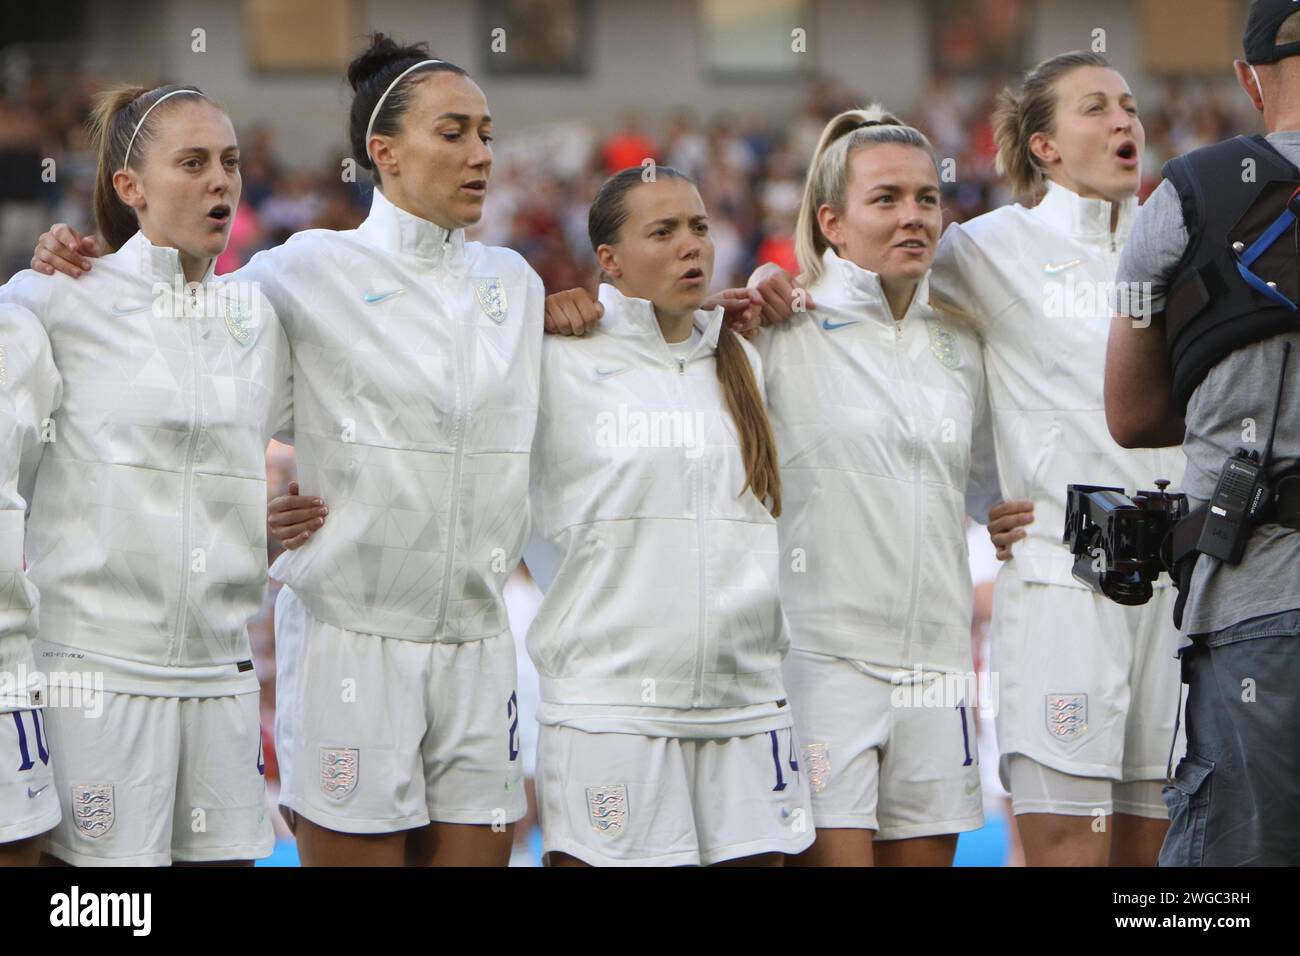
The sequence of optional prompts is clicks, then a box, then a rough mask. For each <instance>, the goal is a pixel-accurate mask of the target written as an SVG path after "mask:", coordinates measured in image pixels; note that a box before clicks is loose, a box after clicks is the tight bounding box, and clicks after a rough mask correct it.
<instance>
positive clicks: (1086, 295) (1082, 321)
mask: <svg viewBox="0 0 1300 956" xmlns="http://www.w3.org/2000/svg"><path fill="white" fill-rule="evenodd" d="M1136 209H1137V200H1136V199H1132V200H1129V201H1128V202H1126V203H1124V204H1123V205H1122V206H1120V208H1119V220H1118V224H1117V227H1116V229H1115V230H1114V232H1113V233H1112V231H1111V228H1110V220H1111V210H1112V206H1111V203H1109V202H1108V201H1105V200H1101V199H1084V198H1082V197H1080V196H1079V195H1078V194H1076V193H1074V192H1072V191H1070V190H1068V189H1065V188H1064V187H1062V186H1058V185H1056V184H1055V183H1050V184H1049V186H1048V190H1047V194H1046V196H1045V197H1044V198H1043V200H1042V202H1040V203H1039V204H1038V205H1037V206H1035V207H1034V208H1032V209H1026V208H1024V207H1023V206H1020V205H1011V206H1003V207H1002V208H1000V209H996V210H994V211H993V212H989V213H986V214H984V215H983V216H978V217H976V218H975V219H972V220H971V221H969V222H966V223H961V224H956V223H954V224H953V225H951V226H949V227H948V230H947V231H946V232H945V233H944V235H943V239H942V241H941V242H940V243H939V249H938V253H937V255H936V257H935V262H934V268H933V270H932V271H931V274H930V289H931V297H932V299H933V301H934V302H935V303H936V304H939V305H942V306H943V307H944V308H948V309H952V310H954V311H957V312H960V313H962V314H963V315H965V316H966V317H967V318H968V319H969V320H970V321H971V322H972V323H973V324H974V325H975V327H976V328H977V329H978V331H979V333H980V334H981V336H982V337H983V340H984V362H985V367H986V370H987V373H988V378H989V401H990V403H991V405H992V410H993V429H994V434H995V436H996V442H997V460H998V471H999V472H1000V474H1001V476H1002V492H1003V495H1004V497H1006V498H1028V499H1031V500H1032V501H1033V502H1034V521H1033V523H1032V524H1030V525H1029V526H1028V528H1027V531H1028V534H1027V535H1026V536H1025V537H1024V538H1022V539H1021V540H1019V541H1017V542H1016V543H1015V544H1014V545H1013V546H1012V553H1013V554H1014V555H1015V564H1016V568H1017V570H1018V572H1019V574H1020V577H1021V578H1022V579H1023V580H1024V581H1027V582H1035V583H1045V584H1060V585H1066V586H1071V587H1086V585H1084V584H1081V583H1080V582H1078V581H1076V580H1075V579H1074V577H1073V575H1072V573H1071V569H1072V567H1073V559H1072V558H1071V556H1070V552H1069V550H1068V549H1067V548H1065V546H1064V545H1062V544H1061V535H1062V531H1063V528H1064V524H1065V488H1066V485H1068V484H1071V483H1081V484H1093V485H1116V486H1118V485H1123V486H1124V488H1125V489H1126V491H1129V492H1132V491H1134V490H1136V489H1137V488H1147V489H1151V488H1154V487H1155V485H1154V484H1153V482H1154V480H1155V479H1157V478H1167V479H1169V480H1170V481H1171V482H1172V483H1173V485H1172V487H1171V489H1170V490H1171V491H1177V490H1179V486H1180V484H1181V481H1182V476H1183V466H1184V463H1185V459H1184V456H1183V453H1182V450H1181V449H1178V448H1162V449H1136V450H1130V449H1124V448H1121V447H1120V446H1119V445H1117V444H1116V443H1115V441H1114V440H1113V439H1112V438H1111V437H1110V431H1109V429H1108V428H1107V427H1106V412H1105V405H1104V403H1103V398H1102V393H1103V387H1104V384H1105V369H1106V341H1107V339H1108V337H1109V334H1110V316H1111V309H1112V305H1113V296H1112V294H1111V293H1112V291H1113V289H1114V281H1115V270H1116V268H1117V267H1118V265H1119V255H1120V251H1121V249H1122V248H1123V245H1124V242H1125V241H1126V240H1127V239H1128V234H1129V231H1130V229H1131V227H1132V223H1133V215H1134V213H1135V212H1136ZM1169 583H1170V582H1169V579H1168V577H1167V576H1162V577H1161V579H1160V580H1159V581H1158V582H1157V583H1156V587H1168V586H1169Z"/></svg>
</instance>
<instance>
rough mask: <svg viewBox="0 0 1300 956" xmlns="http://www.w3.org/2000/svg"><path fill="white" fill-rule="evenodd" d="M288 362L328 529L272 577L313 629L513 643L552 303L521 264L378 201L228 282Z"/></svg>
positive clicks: (307, 482) (307, 475) (264, 256)
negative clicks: (274, 324) (278, 333)
mask: <svg viewBox="0 0 1300 956" xmlns="http://www.w3.org/2000/svg"><path fill="white" fill-rule="evenodd" d="M235 275H236V276H238V277H239V278H241V279H250V280H255V281H256V282H258V283H259V285H260V287H261V289H262V291H263V292H264V293H265V294H266V296H267V297H268V298H269V299H270V300H271V302H272V304H273V305H274V306H275V309H276V312H277V314H278V315H279V316H280V319H281V321H282V322H283V324H284V328H285V331H286V333H287V334H288V336H289V340H290V343H291V345H292V351H293V366H294V373H293V374H294V396H295V397H294V402H295V407H296V418H295V450H296V452H297V459H298V474H299V484H300V487H301V490H302V493H303V494H304V495H319V496H320V497H322V498H323V499H324V500H325V502H326V503H327V505H328V506H329V509H330V514H329V518H328V519H327V520H326V521H325V524H324V526H323V527H322V528H321V529H320V530H319V531H317V532H316V533H315V534H314V535H312V537H311V539H310V540H309V541H308V542H307V543H306V544H305V545H304V546H303V547H301V548H299V549H297V550H295V551H289V552H286V553H285V554H283V555H282V556H281V557H280V558H279V559H278V560H277V561H276V562H275V565H274V566H273V567H272V569H271V574H272V575H273V576H274V577H276V578H278V579H280V580H282V581H283V582H284V583H285V584H287V585H288V586H290V587H292V588H293V590H294V592H295V593H296V594H297V595H298V597H299V598H301V600H302V602H303V604H304V605H305V606H306V607H307V609H308V610H309V611H310V612H311V614H312V615H313V616H314V617H315V618H317V619H318V620H320V621H324V622H326V623H329V624H333V625H335V626H337V627H343V628H347V629H349V630H353V631H359V632H362V633H367V634H379V635H385V636H388V637H397V638H404V639H406V640H413V641H446V642H462V641H472V640H478V639H481V638H486V637H495V636H497V635H499V634H501V633H503V632H505V631H506V630H508V623H507V618H506V610H505V603H504V601H503V600H502V596H501V592H502V588H503V586H504V585H505V581H506V579H507V578H508V577H509V575H510V573H511V572H512V571H513V570H514V568H515V566H516V565H517V564H518V562H519V555H520V552H521V551H522V550H523V546H524V543H525V541H526V540H527V534H528V457H529V452H530V450H531V447H532V440H533V429H534V427H535V424H536V417H537V389H538V363H539V362H540V355H541V339H542V315H543V302H544V298H545V295H544V291H543V288H542V282H541V279H540V278H539V277H538V276H537V274H536V273H535V272H534V271H533V270H532V269H531V268H530V267H529V266H528V264H527V263H526V262H524V260H523V258H521V257H520V256H519V254H518V253H516V252H513V251H511V250H509V249H502V248H496V247H492V246H484V245H481V244H480V243H477V242H466V241H465V235H464V231H463V230H454V231H448V230H445V229H442V228H440V227H438V226H436V225H434V224H433V223H431V222H429V221H427V220H424V219H420V218H418V217H416V216H413V215H410V214H409V213H407V212H404V211H403V210H400V209H398V208H397V207H396V206H394V205H393V204H392V203H391V202H389V201H388V200H387V199H386V198H385V197H384V195H383V193H382V192H380V191H379V190H378V189H376V190H375V192H374V200H373V205H372V206H371V211H370V215H369V217H368V218H367V219H366V220H365V222H363V223H362V224H361V226H360V227H359V228H357V229H354V230H348V231H344V232H333V231H327V230H310V231H307V232H302V233H299V234H297V235H295V236H293V237H292V238H291V239H290V240H289V241H288V242H287V243H285V244H284V245H282V246H279V247H277V248H275V249H271V250H268V251H266V252H262V253H259V254H258V255H257V256H255V257H254V258H253V260H252V261H251V262H250V263H249V264H248V265H246V266H245V267H244V268H242V269H240V270H239V271H238V272H237V273H235Z"/></svg>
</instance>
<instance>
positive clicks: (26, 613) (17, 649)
mask: <svg viewBox="0 0 1300 956" xmlns="http://www.w3.org/2000/svg"><path fill="white" fill-rule="evenodd" d="M62 392H63V383H62V381H61V379H60V378H59V373H58V371H57V370H56V369H55V367H54V360H53V356H52V353H51V350H50V341H49V337H48V336H47V335H46V332H45V328H44V326H42V325H41V322H40V320H39V319H37V318H36V316H34V315H33V314H32V313H31V312H29V311H28V310H27V309H24V308H20V307H18V306H15V305H12V304H0V669H3V670H4V671H6V672H7V673H13V672H14V671H15V669H16V665H17V664H18V663H19V662H20V661H22V660H25V658H26V655H27V654H28V653H29V650H28V645H27V641H26V640H25V638H26V637H28V636H31V633H32V631H33V629H34V627H35V622H36V606H37V593H36V588H35V587H34V586H33V585H32V584H31V582H30V581H28V580H27V575H26V565H25V562H24V558H23V542H24V536H25V535H24V529H25V523H26V516H27V513H28V512H29V511H30V510H31V489H32V487H33V485H34V484H35V480H36V469H37V467H38V465H39V463H40V459H41V454H42V452H43V451H44V449H45V442H46V440H47V439H48V438H49V437H51V436H49V435H48V434H47V428H48V427H49V422H50V416H51V415H52V414H53V412H54V409H55V408H57V407H58V405H59V402H60V401H61V399H62ZM14 638H18V639H19V640H17V641H15V640H14ZM4 706H6V705H5V701H4V700H0V708H3V707H4Z"/></svg>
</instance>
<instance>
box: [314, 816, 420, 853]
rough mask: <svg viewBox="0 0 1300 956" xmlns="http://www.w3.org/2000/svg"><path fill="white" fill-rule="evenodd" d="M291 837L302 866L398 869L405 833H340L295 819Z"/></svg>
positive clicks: (403, 850)
mask: <svg viewBox="0 0 1300 956" xmlns="http://www.w3.org/2000/svg"><path fill="white" fill-rule="evenodd" d="M297 817H298V818H297V820H296V821H295V823H294V829H293V833H294V836H295V837H296V838H297V840H298V855H299V857H300V858H301V859H302V865H303V866H401V865H402V864H403V863H405V862H406V838H407V832H409V831H403V832H399V833H340V832H339V831H337V830H329V829H327V828H325V827H323V826H320V825H319V824H315V823H312V822H311V821H310V820H308V819H307V818H306V817H304V816H302V815H301V814H298V815H297Z"/></svg>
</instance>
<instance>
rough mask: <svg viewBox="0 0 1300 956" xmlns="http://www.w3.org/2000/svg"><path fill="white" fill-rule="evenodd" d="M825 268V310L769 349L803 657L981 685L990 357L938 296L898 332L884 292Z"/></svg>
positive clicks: (848, 271) (790, 609) (921, 295)
mask: <svg viewBox="0 0 1300 956" xmlns="http://www.w3.org/2000/svg"><path fill="white" fill-rule="evenodd" d="M822 261H823V264H824V271H823V273H822V276H821V278H820V279H819V280H818V281H817V282H816V283H814V284H813V285H812V286H811V287H810V288H809V290H808V291H809V294H810V297H811V298H812V300H813V301H814V302H815V303H816V304H817V308H816V309H814V310H812V311H811V312H809V313H808V314H807V315H796V316H794V317H793V318H792V319H791V320H790V321H789V322H786V323H782V324H781V325H778V326H772V327H769V328H766V329H764V330H763V332H762V334H761V335H760V336H759V339H758V350H759V352H760V353H761V354H762V356H763V369H764V372H765V374H766V377H767V399H768V414H769V416H770V418H771V420H772V426H773V428H774V430H775V432H776V444H777V448H778V449H779V450H780V458H781V488H782V503H783V506H784V511H783V513H782V515H781V519H780V527H781V597H782V601H783V603H784V605H785V611H786V614H787V616H788V617H789V619H790V631H791V643H792V646H793V647H795V648H798V649H799V650H804V651H810V652H813V653H817V654H826V655H830V656H833V657H840V658H847V659H850V660H855V661H861V662H864V663H867V664H874V665H877V666H879V667H881V668H892V669H908V670H919V671H923V672H935V671H942V672H949V673H968V672H969V671H970V670H971V652H970V616H971V594H972V591H971V577H970V567H969V562H968V555H967V546H966V521H965V516H966V514H967V513H969V514H970V515H971V516H972V517H974V518H975V519H976V520H979V521H985V520H987V515H988V509H989V507H990V506H991V505H992V504H995V503H996V502H997V500H998V498H997V486H998V482H997V474H996V471H995V468H994V461H993V440H992V431H991V427H990V423H989V416H988V404H987V399H986V395H985V385H984V369H983V363H982V361H981V358H980V351H979V341H978V339H977V338H976V336H975V335H974V334H972V333H971V332H970V330H968V329H967V328H965V327H964V326H963V325H962V323H961V322H959V321H954V320H952V319H948V318H944V317H943V316H941V315H939V314H937V313H936V312H935V310H934V309H932V308H931V307H930V304H929V301H928V296H929V290H928V284H927V282H926V281H925V280H922V282H921V284H920V285H919V286H918V288H917V290H916V293H915V295H914V296H913V298H912V302H911V304H910V305H909V306H908V309H907V312H906V313H905V314H904V316H903V318H902V319H898V320H895V318H894V316H893V312H892V310H891V309H890V306H889V303H888V301H887V300H886V299H885V295H884V290H883V289H882V288H881V284H880V278H879V276H877V275H876V274H875V273H873V272H868V271H867V270H865V269H863V268H861V267H859V266H857V265H856V264H854V263H852V262H849V261H848V260H846V259H841V258H840V257H839V256H838V255H836V254H835V252H834V250H827V251H826V253H825V255H824V256H823V257H822Z"/></svg>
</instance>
